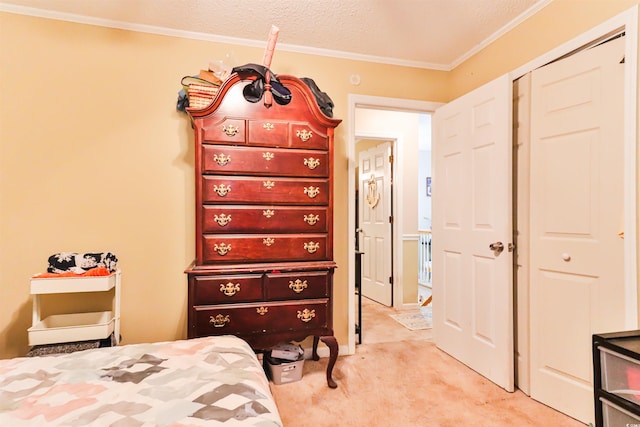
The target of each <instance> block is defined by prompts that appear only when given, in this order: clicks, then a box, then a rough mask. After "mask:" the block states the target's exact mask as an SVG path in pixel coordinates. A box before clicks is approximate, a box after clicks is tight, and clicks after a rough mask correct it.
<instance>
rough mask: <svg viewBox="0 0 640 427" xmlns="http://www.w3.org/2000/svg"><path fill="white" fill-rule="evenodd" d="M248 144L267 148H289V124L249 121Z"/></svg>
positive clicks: (272, 121)
mask: <svg viewBox="0 0 640 427" xmlns="http://www.w3.org/2000/svg"><path fill="white" fill-rule="evenodd" d="M248 127H249V132H248V134H249V138H248V141H249V144H250V145H263V146H267V147H285V148H286V147H288V146H289V122H281V121H277V120H249V122H248Z"/></svg>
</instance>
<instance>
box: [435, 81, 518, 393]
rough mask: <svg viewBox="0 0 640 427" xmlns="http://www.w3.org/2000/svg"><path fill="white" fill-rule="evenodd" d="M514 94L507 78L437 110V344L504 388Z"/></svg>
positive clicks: (509, 320)
mask: <svg viewBox="0 0 640 427" xmlns="http://www.w3.org/2000/svg"><path fill="white" fill-rule="evenodd" d="M511 94H512V82H511V79H510V78H509V76H508V75H505V76H503V77H500V78H498V79H496V80H494V81H492V82H490V83H488V84H486V85H485V86H483V87H481V88H479V89H477V90H475V91H473V92H471V93H469V94H466V95H464V96H462V97H461V98H458V99H456V100H454V101H453V102H451V103H449V104H447V105H445V106H443V107H441V108H439V109H438V110H436V113H435V115H434V126H433V129H434V138H433V158H434V164H433V166H434V170H433V182H432V185H433V190H432V195H433V196H432V197H433V301H434V304H433V321H434V326H433V327H434V339H435V342H436V345H437V346H438V347H439V348H441V349H442V350H444V351H446V352H447V353H449V354H451V355H452V356H453V357H455V358H457V359H459V360H460V361H461V362H463V363H465V364H466V365H468V366H469V367H471V368H472V369H474V370H476V371H477V372H479V373H480V374H482V375H484V376H485V377H487V378H488V379H490V380H491V381H493V382H494V383H496V384H498V385H499V386H501V387H503V388H505V389H506V390H509V391H513V387H514V354H513V352H514V349H513V280H512V270H513V268H512V264H513V252H511V250H510V243H511V238H512V205H511V200H512V182H511V175H512V159H511V121H512V120H511V111H512V108H511V103H512V100H511ZM499 243H501V244H502V246H503V248H504V249H503V250H502V251H498V250H496V251H494V250H492V249H490V245H491V244H495V245H498V244H499ZM494 247H496V246H494Z"/></svg>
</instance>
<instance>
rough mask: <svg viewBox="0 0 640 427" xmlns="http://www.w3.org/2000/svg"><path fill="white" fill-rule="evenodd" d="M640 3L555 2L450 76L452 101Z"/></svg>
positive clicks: (601, 0) (630, 0)
mask: <svg viewBox="0 0 640 427" xmlns="http://www.w3.org/2000/svg"><path fill="white" fill-rule="evenodd" d="M636 4H640V1H639V0H553V1H552V2H551V3H550V4H549V5H547V6H546V7H545V8H543V9H542V10H540V11H539V12H538V13H537V14H535V15H534V16H532V17H531V18H529V19H528V20H526V21H525V22H523V23H522V24H520V25H518V26H517V27H516V28H514V29H513V30H511V31H510V32H508V33H507V34H505V35H504V36H502V37H500V38H499V39H498V40H496V41H495V42H493V43H492V44H490V45H489V46H487V47H486V48H484V49H482V51H480V52H479V53H478V54H476V55H474V56H472V57H471V58H469V59H468V60H467V61H465V62H464V63H462V64H460V65H459V66H457V67H456V68H455V69H454V70H453V71H452V72H451V74H450V77H451V80H450V82H449V89H450V91H451V92H450V96H451V98H450V99H455V98H457V97H458V96H460V95H463V94H465V93H467V92H469V91H470V90H473V89H475V88H477V87H480V86H482V85H483V84H485V83H487V82H489V81H491V80H493V79H495V78H497V77H499V76H501V75H503V74H504V73H507V72H509V71H512V70H515V69H517V68H518V67H520V66H522V65H524V64H526V63H528V62H529V61H531V60H533V59H535V58H537V57H539V56H541V55H544V54H545V53H546V52H549V51H550V50H552V49H554V48H556V47H558V46H560V45H562V44H563V43H565V42H568V41H569V40H571V39H573V38H575V37H577V36H579V35H580V34H582V33H584V32H585V31H587V30H589V29H591V28H593V27H595V26H597V25H598V24H601V23H602V22H605V21H606V20H607V19H609V18H612V17H613V16H615V15H617V14H619V13H621V12H624V11H625V10H627V9H629V8H630V7H632V6H633V5H636Z"/></svg>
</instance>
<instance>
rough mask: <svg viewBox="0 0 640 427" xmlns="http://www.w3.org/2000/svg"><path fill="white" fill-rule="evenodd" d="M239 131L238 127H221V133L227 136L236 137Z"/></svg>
mask: <svg viewBox="0 0 640 427" xmlns="http://www.w3.org/2000/svg"><path fill="white" fill-rule="evenodd" d="M239 130H240V129H239V128H238V126H234V125H229V127H227V125H224V126H222V132H224V133H225V134H227V136H236V135H237V134H238V131H239Z"/></svg>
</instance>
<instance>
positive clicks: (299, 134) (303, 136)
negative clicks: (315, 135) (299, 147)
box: [296, 129, 312, 142]
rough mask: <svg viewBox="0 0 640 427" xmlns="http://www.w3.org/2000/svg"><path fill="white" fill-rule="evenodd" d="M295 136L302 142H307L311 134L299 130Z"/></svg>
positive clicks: (304, 130)
mask: <svg viewBox="0 0 640 427" xmlns="http://www.w3.org/2000/svg"><path fill="white" fill-rule="evenodd" d="M296 136H297V137H298V138H300V139H301V140H302V142H307V141H308V140H309V139H310V138H311V136H312V134H311V131H308V130H306V129H301V130H298V131H297V132H296Z"/></svg>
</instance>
